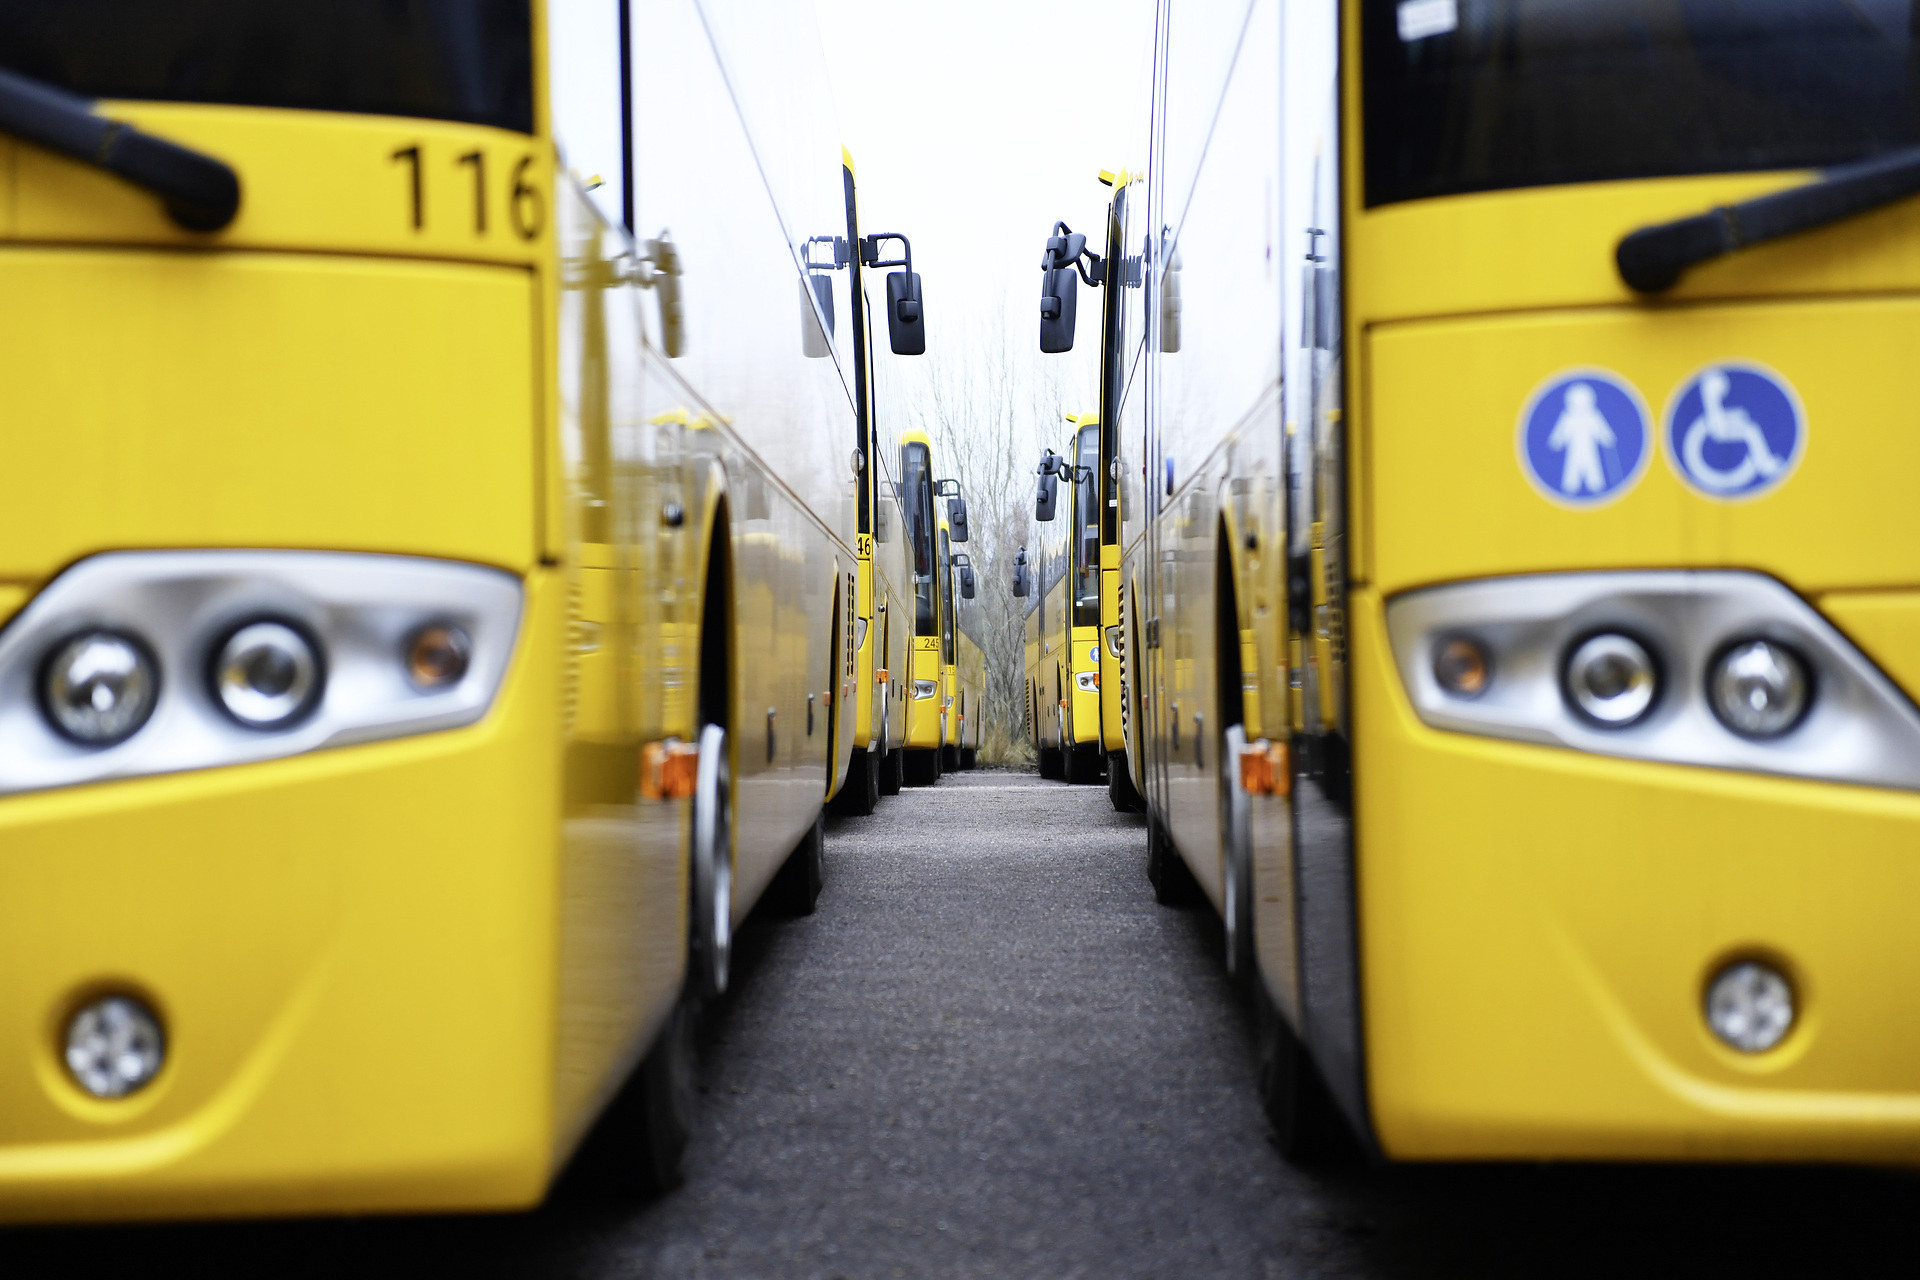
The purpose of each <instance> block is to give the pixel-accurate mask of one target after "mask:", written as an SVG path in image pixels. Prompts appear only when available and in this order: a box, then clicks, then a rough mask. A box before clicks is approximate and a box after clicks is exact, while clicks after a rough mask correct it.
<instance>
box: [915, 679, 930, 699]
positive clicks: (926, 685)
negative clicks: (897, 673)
mask: <svg viewBox="0 0 1920 1280" xmlns="http://www.w3.org/2000/svg"><path fill="white" fill-rule="evenodd" d="M913 696H914V697H915V698H916V699H918V698H931V697H932V696H933V681H931V680H915V681H914V682H913Z"/></svg>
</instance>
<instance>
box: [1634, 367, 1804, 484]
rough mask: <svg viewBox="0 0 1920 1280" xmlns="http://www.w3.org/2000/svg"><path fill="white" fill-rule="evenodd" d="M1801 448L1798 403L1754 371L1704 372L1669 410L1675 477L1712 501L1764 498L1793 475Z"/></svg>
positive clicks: (1768, 374) (1765, 373)
mask: <svg viewBox="0 0 1920 1280" xmlns="http://www.w3.org/2000/svg"><path fill="white" fill-rule="evenodd" d="M1806 443H1807V430H1806V416H1805V415H1804V414H1803V413H1802V412H1801V410H1800V397H1799V396H1797V395H1795V394H1794V391H1793V388H1792V386H1790V385H1789V384H1788V383H1787V380H1786V379H1785V378H1782V377H1781V376H1780V375H1779V374H1777V373H1775V372H1773V371H1772V370H1771V369H1764V368H1762V367H1760V366H1759V365H1753V364H1716V365H1709V366H1708V367H1707V368H1705V369H1702V370H1701V371H1700V372H1699V373H1696V374H1695V375H1694V376H1693V377H1692V378H1691V379H1689V380H1688V381H1687V382H1686V383H1685V384H1683V385H1682V386H1681V388H1680V392H1679V394H1678V395H1676V396H1674V398H1673V404H1672V406H1671V407H1670V408H1669V409H1668V410H1667V452H1668V456H1669V457H1671V458H1672V459H1673V469H1674V470H1675V471H1678V472H1679V473H1680V478H1681V479H1683V480H1685V481H1686V482H1687V483H1688V484H1690V485H1692V486H1693V487H1694V488H1695V489H1698V490H1699V491H1700V492H1701V493H1704V494H1706V495H1707V496H1708V497H1710V498H1755V497H1758V496H1760V495H1761V494H1763V493H1766V492H1767V491H1768V490H1770V489H1772V488H1774V487H1775V486H1777V485H1779V484H1780V483H1781V482H1782V481H1783V480H1785V479H1786V478H1787V477H1788V476H1789V475H1790V474H1792V472H1793V468H1794V466H1795V464H1797V463H1798V462H1799V461H1800V453H1801V451H1802V450H1803V449H1804V448H1805V447H1806Z"/></svg>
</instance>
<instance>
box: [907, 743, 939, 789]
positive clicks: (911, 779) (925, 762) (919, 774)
mask: <svg viewBox="0 0 1920 1280" xmlns="http://www.w3.org/2000/svg"><path fill="white" fill-rule="evenodd" d="M902 763H903V764H904V765H905V768H904V769H903V771H902V772H903V773H904V775H905V781H906V784H907V785H908V786H910V787H930V786H932V785H933V784H934V783H936V782H938V781H940V752H939V751H938V749H933V750H926V751H909V752H907V754H906V759H905V760H904V761H902Z"/></svg>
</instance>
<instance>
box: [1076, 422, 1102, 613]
mask: <svg viewBox="0 0 1920 1280" xmlns="http://www.w3.org/2000/svg"><path fill="white" fill-rule="evenodd" d="M1076 453H1077V454H1078V456H1077V457H1076V458H1075V459H1074V461H1075V463H1076V464H1077V466H1076V467H1075V470H1074V473H1073V474H1074V477H1075V479H1074V484H1073V568H1074V574H1073V625H1074V626H1076V627H1097V626H1099V625H1100V500H1099V497H1098V494H1099V490H1098V488H1097V487H1096V486H1095V484H1094V478H1095V475H1096V473H1097V472H1098V471H1099V469H1100V428H1099V427H1098V426H1095V425H1092V424H1089V425H1087V426H1084V427H1082V428H1080V443H1079V446H1078V448H1077V449H1076Z"/></svg>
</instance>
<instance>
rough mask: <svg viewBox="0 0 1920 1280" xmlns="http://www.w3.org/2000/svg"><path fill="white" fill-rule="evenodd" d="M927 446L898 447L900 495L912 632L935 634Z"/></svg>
mask: <svg viewBox="0 0 1920 1280" xmlns="http://www.w3.org/2000/svg"><path fill="white" fill-rule="evenodd" d="M928 467H929V463H928V460H927V446H925V445H924V444H907V445H903V446H901V449H900V496H901V497H902V498H903V499H904V500H905V502H904V505H905V507H906V521H907V540H908V541H909V542H911V543H912V544H913V634H915V635H917V636H930V635H934V634H936V630H935V627H934V621H933V614H934V610H933V527H934V526H933V478H932V476H931V475H930V474H929V470H928Z"/></svg>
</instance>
